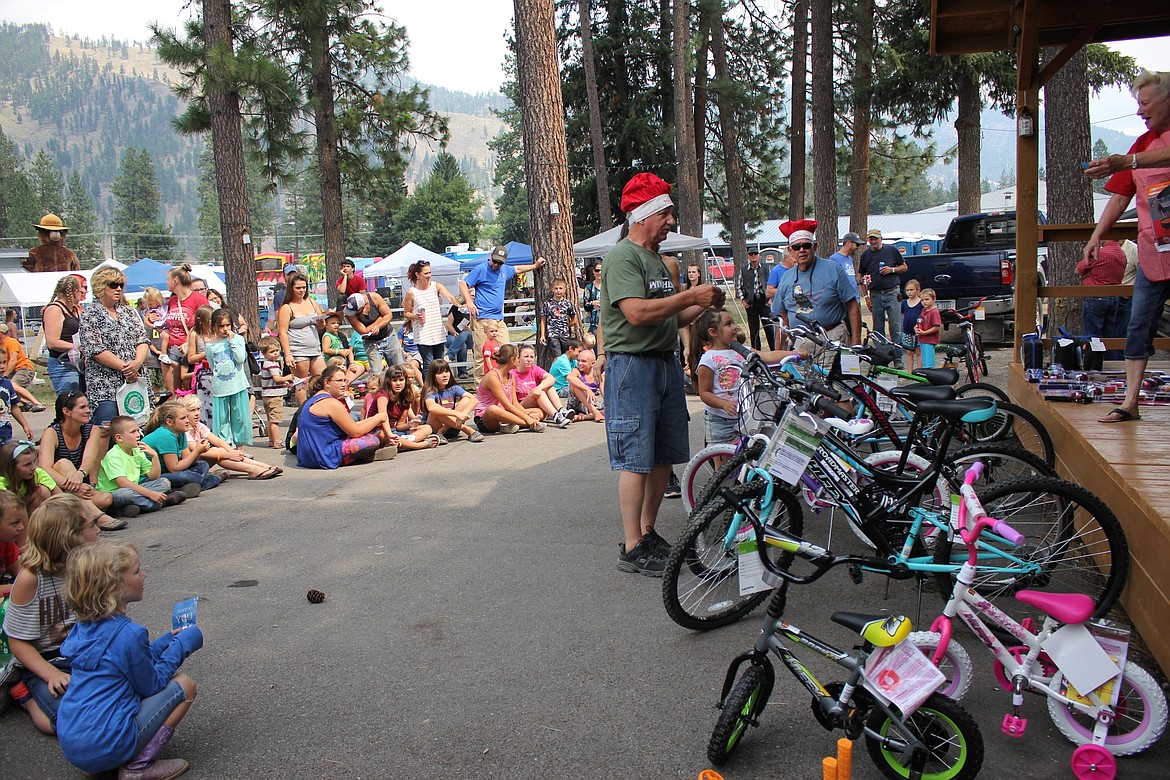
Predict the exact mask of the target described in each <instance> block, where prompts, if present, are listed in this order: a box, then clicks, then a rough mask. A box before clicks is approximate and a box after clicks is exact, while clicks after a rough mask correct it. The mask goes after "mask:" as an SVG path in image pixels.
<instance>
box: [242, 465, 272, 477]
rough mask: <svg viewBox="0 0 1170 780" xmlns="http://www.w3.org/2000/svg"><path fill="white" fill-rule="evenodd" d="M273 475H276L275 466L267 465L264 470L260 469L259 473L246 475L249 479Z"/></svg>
mask: <svg viewBox="0 0 1170 780" xmlns="http://www.w3.org/2000/svg"><path fill="white" fill-rule="evenodd" d="M275 476H276V466H269V467H268V468H266V469H265V470H264V471H261V472H260V473H259V474H255V475H253V476H251V477H248V479H250V480H257V479H272V478H273V477H275Z"/></svg>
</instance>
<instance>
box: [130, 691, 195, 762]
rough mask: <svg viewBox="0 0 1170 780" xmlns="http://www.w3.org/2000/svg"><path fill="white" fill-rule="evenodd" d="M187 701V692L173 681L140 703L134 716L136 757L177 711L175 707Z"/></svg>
mask: <svg viewBox="0 0 1170 780" xmlns="http://www.w3.org/2000/svg"><path fill="white" fill-rule="evenodd" d="M186 699H187V692H186V691H184V690H183V686H181V685H179V684H178V683H177V682H175V681H174V680H171V681H170V682H169V683H167V687H165V688H163V689H162V690H161V691H159V692H158V693H156V694H155V695H154V696H147V697H146V698H145V699H143V700H142V701H141V702H139V703H138V714H137V715H135V716H134V725H135V727H136V728H137V729H138V744H137V746H135V748H134V755H138V752H139V751H140V750H142V748H144V747H146V743H147V742H150V739H151V737H153V736H154V735H155V734H157V733H158V730H159V729H160V728H162V724H163V723H165V722H166V719H167V718H169V717H170V716H171V713H172V712H174V711H175V707H178V706H179V705H180V704H182V703H183V702H184V701H185V700H186Z"/></svg>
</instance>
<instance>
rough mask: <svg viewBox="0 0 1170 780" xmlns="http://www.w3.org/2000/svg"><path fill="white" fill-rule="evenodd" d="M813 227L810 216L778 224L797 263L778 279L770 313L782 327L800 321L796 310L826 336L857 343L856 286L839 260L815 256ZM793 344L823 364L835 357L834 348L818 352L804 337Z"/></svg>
mask: <svg viewBox="0 0 1170 780" xmlns="http://www.w3.org/2000/svg"><path fill="white" fill-rule="evenodd" d="M816 229H817V223H816V221H815V220H812V219H802V220H797V221H795V222H793V221H788V222H785V223H784V224H782V225H781V226H780V232H781V233H783V234H784V235H786V236H788V249H789V251H791V252H792V255H793V257H795V258H796V265H794V266H792V267H791V268H789V269H788V270H786V271H785V272H784V274H783V275H782V276H781V277H780V279H779V280H778V281H777V283H776V297H775V298H773V299H772V313H773V314H775V315H777V316H778V317H779V318H780V321H781V322H782V323H783V324H784V326H785V327H787V326H790V325H791V326H793V327H795V326H799V325H803V323H802V322H801V321H800V320H799V319H798V318H797V316H796V315H797V314H798V313H799V314H802V315H804V316H806V317H811V318H812V319H814V320H816V321H817V322H818V323H820V325H821V326H822V327H824V328H825V330H827V331H828V333H829V338H831V339H833V340H834V341H844V342H845V343H847V344H856V343H857V342H858V340H859V339H860V338H861V306H860V305H859V304H858V302H857V290H855V289H854V288H853V282H852V281H850V279H849V275H848V274H846V273H845V269H844V268H843V267H842V266H841V265H840V264H838V263H834V262H832V261H831V260H827V259H825V258H823V257H817V256H816V249H817V240H816V236H815V234H814V233H815V231H816ZM792 348H793V349H797V350H802V351H807V352H808V353H809V354H810V355H818V363H820V364H821V365H823V366H824V367H826V368H828V367H830V366H831V365H832V363H833V360H834V359H835V358H836V357H837V354H836V352H833V353H832V354H824V355H820V354H818V353H819V348H818V347H817V346H816V345H814V344H812V343H811V342H809V341H807V340H804V339H800V340H797V342H796V344H795V345H794V346H793V347H792Z"/></svg>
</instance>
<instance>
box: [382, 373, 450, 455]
mask: <svg viewBox="0 0 1170 780" xmlns="http://www.w3.org/2000/svg"><path fill="white" fill-rule="evenodd" d="M419 411H420V410H419V397H418V393H417V392H415V389H414V387H413V386H412V385H411V384H410V382H409V381H408V380H407V378H406V371H404V370H403V367H402V366H390V368H388V369H386V373H385V375H384V376H383V377H382V380H381V381H380V382H379V386H378V390H377V392H374V393H370V394H369V395H367V396H366V407H365V417H373V416H374V415H375V414H377V413H379V412H385V414H386V422H385V423H384V424H383V426H382V430H383V432H384V433H385V434H386V437H387V438H388V439H389V440H390V442H391V443H392V444H394V445H396V446H397V447H398V450H399V452H401V451H402V450H425V449H430V448H432V447H438V446H439V444H440V442H442V443H444V444H445V443H446V441H447V439H446V437H443V438H441V439H440V437H438V436H436V435H434V434H433V433H431V427H430V426H429V425H426V424H424V423H423V422H422V417H421V416H420V414H419Z"/></svg>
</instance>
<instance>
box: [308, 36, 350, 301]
mask: <svg viewBox="0 0 1170 780" xmlns="http://www.w3.org/2000/svg"><path fill="white" fill-rule="evenodd" d="M314 33H315V35H314V39H313V42H312V52H313V73H312V99H313V113H314V117H315V119H316V124H317V167H318V173H319V174H320V176H321V229H322V231H323V232H324V233H325V284H326V289H327V290H328V291H329V297H330V299H331V300H333V299H334V298H335V297H336V296H335V291H334V289H333V280H334V279H336V278H338V277H339V276H341V261H342V260H343V259H345V224H344V221H343V219H342V215H341V164H340V159H339V155H338V152H337V118H336V115H335V113H334V107H333V60H332V57H331V56H330V54H329V34H328V31H327V30H326V28H325V26H324V25H322V26H321V27H320V28H318V29H317V30H315V31H314Z"/></svg>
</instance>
